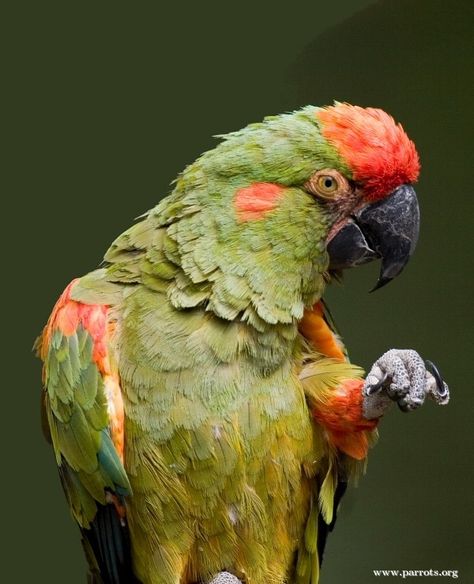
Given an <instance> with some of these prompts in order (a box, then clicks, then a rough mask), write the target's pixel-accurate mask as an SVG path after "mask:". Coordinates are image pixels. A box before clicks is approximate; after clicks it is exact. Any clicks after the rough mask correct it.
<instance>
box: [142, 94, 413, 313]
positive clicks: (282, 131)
mask: <svg viewBox="0 0 474 584" xmlns="http://www.w3.org/2000/svg"><path fill="white" fill-rule="evenodd" d="M221 138H223V140H222V142H220V143H219V144H218V145H217V146H216V147H215V148H214V149H213V150H210V151H208V152H205V153H204V154H203V155H202V156H201V157H199V158H198V159H197V160H196V161H195V162H194V163H193V164H191V165H190V166H188V167H187V168H186V169H185V170H184V171H183V172H182V173H181V175H180V176H179V177H178V179H177V181H176V186H175V189H174V191H173V193H172V195H171V198H170V199H167V200H163V201H162V203H161V204H159V205H158V207H157V208H156V211H154V212H152V213H155V214H156V216H158V217H159V220H160V224H161V225H162V226H169V227H168V228H167V229H168V231H167V233H168V235H169V236H170V237H172V238H173V240H174V241H175V242H176V245H177V246H178V252H177V253H178V256H179V258H180V259H179V262H180V265H181V267H182V269H183V271H184V272H185V274H186V277H187V278H189V280H190V281H191V282H192V285H193V286H194V287H196V286H197V287H198V288H199V289H200V290H201V289H203V288H204V287H206V286H207V288H212V290H213V292H212V294H211V296H212V298H214V301H213V303H211V307H210V310H214V311H215V312H217V313H218V314H220V315H224V317H225V318H230V317H231V316H232V317H233V315H235V314H237V311H238V310H239V309H240V307H243V306H246V304H245V302H246V300H245V299H246V298H251V299H252V303H253V304H254V305H256V306H257V312H258V314H259V316H260V317H262V318H265V319H267V320H268V321H270V322H277V321H280V322H288V321H289V320H290V319H291V318H293V317H294V318H300V317H301V315H302V311H303V306H309V305H311V303H312V302H315V301H316V300H317V299H318V298H319V297H320V296H321V294H322V292H323V289H324V282H325V281H327V279H330V278H331V276H338V275H340V273H341V272H342V271H343V270H344V269H346V268H350V267H352V266H358V265H360V264H364V263H367V262H370V261H372V260H376V259H380V260H381V270H380V276H379V279H378V282H377V283H376V285H375V287H374V289H376V288H380V287H381V286H383V285H384V284H386V283H387V282H389V281H390V280H392V279H393V278H394V277H395V276H397V275H398V274H399V273H400V272H401V271H402V270H403V268H404V267H405V265H406V263H407V262H408V260H409V258H410V256H411V255H412V253H413V251H414V248H415V245H416V242H417V238H418V230H419V209H418V202H417V199H416V194H415V191H414V189H413V186H412V184H413V183H414V182H415V181H416V180H417V177H418V174H419V167H420V164H419V159H418V154H417V152H416V149H415V146H414V144H413V142H412V141H411V140H410V139H409V138H408V136H407V135H406V133H405V132H404V130H403V128H402V127H401V125H399V124H397V123H396V122H395V121H394V120H393V118H392V117H390V116H389V115H388V114H386V113H385V112H384V111H382V110H380V109H375V108H362V107H358V106H353V105H349V104H347V103H338V102H336V103H335V104H334V105H332V106H328V107H322V108H321V107H314V106H307V107H304V108H302V109H301V110H298V111H295V112H292V113H288V114H282V115H278V116H271V117H267V118H265V119H264V120H263V122H261V123H254V124H250V125H248V126H247V127H245V128H243V129H241V130H239V131H237V132H232V133H230V134H226V135H224V136H221ZM177 221H178V222H179V225H178V224H177V223H176V222H177ZM175 223H176V224H175ZM170 258H171V259H172V261H173V262H177V261H178V259H175V256H173V257H171V255H170ZM218 274H220V275H221V276H222V277H220V276H218ZM244 281H245V285H244V284H243V282H244ZM276 281H284V282H285V286H274V283H275V282H276ZM182 288H183V286H182ZM190 289H191V284H190ZM182 294H183V290H182V289H180V291H179V294H176V300H175V304H176V306H180V305H183V306H189V305H191V303H192V302H194V301H195V300H194V299H193V298H188V297H186V300H185V301H184V300H181V299H180V298H182ZM206 294H207V292H206ZM202 296H203V297H204V292H203V293H202ZM198 298H200V296H198V295H196V301H197V299H198ZM229 306H231V307H232V309H230V308H228V307H229Z"/></svg>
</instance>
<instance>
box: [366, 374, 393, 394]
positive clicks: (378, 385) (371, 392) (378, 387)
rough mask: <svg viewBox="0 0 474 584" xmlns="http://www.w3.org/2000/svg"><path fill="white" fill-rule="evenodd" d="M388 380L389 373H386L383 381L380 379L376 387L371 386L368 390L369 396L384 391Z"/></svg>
mask: <svg viewBox="0 0 474 584" xmlns="http://www.w3.org/2000/svg"><path fill="white" fill-rule="evenodd" d="M387 378H388V373H384V374H383V377H382V379H380V380H379V381H378V382H377V383H376V384H375V385H371V386H370V387H368V388H367V390H366V393H367V395H374V393H378V392H379V391H380V390H381V389H382V387H383V385H384V383H385V382H386V381H387Z"/></svg>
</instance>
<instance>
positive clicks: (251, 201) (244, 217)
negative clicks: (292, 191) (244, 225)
mask: <svg viewBox="0 0 474 584" xmlns="http://www.w3.org/2000/svg"><path fill="white" fill-rule="evenodd" d="M284 190H285V189H284V187H282V186H280V185H277V184H275V183H253V184H252V185H250V186H249V187H244V188H243V189H239V190H238V191H237V192H236V193H235V197H234V206H235V209H236V211H237V219H238V220H239V221H256V220H258V219H263V217H264V216H265V213H267V212H268V211H272V210H273V209H275V208H276V207H277V205H278V201H279V200H280V199H281V197H282V195H283V191H284Z"/></svg>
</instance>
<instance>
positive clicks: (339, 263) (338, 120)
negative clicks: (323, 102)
mask: <svg viewBox="0 0 474 584" xmlns="http://www.w3.org/2000/svg"><path fill="white" fill-rule="evenodd" d="M316 116H317V118H318V120H319V122H320V127H321V133H322V135H323V137H324V138H325V139H326V140H327V142H328V144H329V145H330V146H332V147H333V148H335V149H336V150H337V152H338V154H339V155H340V157H341V159H342V160H343V161H344V163H345V164H346V165H347V166H348V167H349V173H347V171H346V172H345V173H344V170H345V169H344V168H341V167H339V168H338V169H323V170H319V171H317V172H316V173H315V174H314V175H313V176H312V177H311V179H310V180H309V181H308V183H307V188H308V189H309V190H310V191H311V192H313V193H314V194H315V196H320V197H324V198H326V199H328V205H329V206H332V207H333V209H334V216H335V218H336V220H335V222H334V223H333V225H332V228H331V230H330V232H329V235H328V246H327V249H328V253H329V257H330V268H332V269H335V270H341V269H344V268H348V267H351V266H356V265H360V264H363V263H367V262H370V261H372V260H374V259H377V258H381V260H382V262H381V270H380V276H379V279H378V282H377V284H376V285H375V287H374V288H373V290H376V289H377V288H381V287H382V286H383V285H385V284H387V283H388V282H389V281H390V280H392V279H393V278H394V277H395V276H397V275H398V274H399V273H400V272H401V271H402V270H403V268H404V267H405V265H406V263H407V262H408V259H409V258H410V256H411V254H412V253H413V251H414V248H415V246H416V243H417V240H418V232H419V215H420V214H419V208H418V201H417V198H416V194H415V191H414V189H413V187H412V186H411V185H412V183H413V182H415V181H416V180H417V178H418V174H419V169H420V163H419V159H418V154H417V152H416V149H415V145H414V144H413V142H412V141H411V140H410V139H409V138H408V136H407V135H406V134H405V132H404V130H403V128H402V127H401V125H399V124H396V123H395V122H394V120H393V118H391V117H390V116H389V115H388V114H386V113H385V112H384V111H382V110H380V109H375V108H361V107H356V106H351V105H348V104H336V105H335V106H333V107H329V108H325V109H322V110H320V111H319V112H318V113H317V114H316Z"/></svg>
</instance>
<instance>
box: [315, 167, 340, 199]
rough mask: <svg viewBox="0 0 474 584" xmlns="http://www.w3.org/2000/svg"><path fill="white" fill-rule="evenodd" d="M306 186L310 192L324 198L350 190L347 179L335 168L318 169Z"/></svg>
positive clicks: (330, 197)
mask: <svg viewBox="0 0 474 584" xmlns="http://www.w3.org/2000/svg"><path fill="white" fill-rule="evenodd" d="M304 186H305V188H306V190H308V191H309V192H310V193H312V194H313V195H316V196H318V197H322V198H323V199H333V198H334V197H337V196H338V195H342V194H344V193H347V192H348V191H349V190H350V185H349V183H348V181H347V179H346V178H345V177H343V176H342V174H340V173H339V172H337V170H333V169H325V170H318V172H315V173H314V174H313V176H312V177H311V178H310V179H309V181H307V182H306V183H305V185H304Z"/></svg>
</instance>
